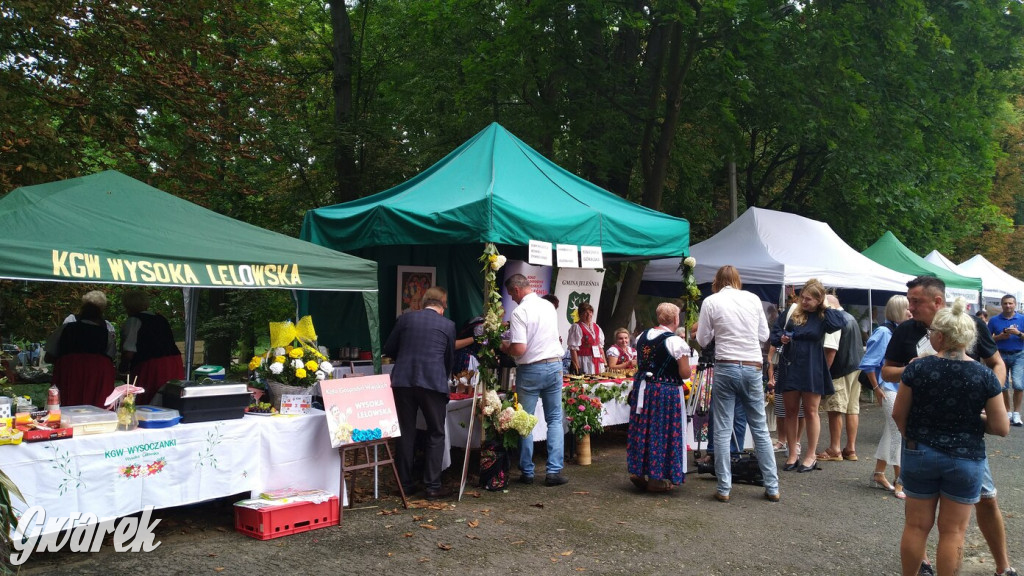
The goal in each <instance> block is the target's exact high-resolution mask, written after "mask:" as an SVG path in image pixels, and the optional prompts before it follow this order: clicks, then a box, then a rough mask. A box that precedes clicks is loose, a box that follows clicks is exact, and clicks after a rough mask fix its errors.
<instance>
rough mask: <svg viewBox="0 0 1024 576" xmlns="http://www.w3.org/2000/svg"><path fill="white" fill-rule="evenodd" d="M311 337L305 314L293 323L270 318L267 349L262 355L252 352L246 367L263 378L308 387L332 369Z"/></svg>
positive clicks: (308, 321)
mask: <svg viewBox="0 0 1024 576" xmlns="http://www.w3.org/2000/svg"><path fill="white" fill-rule="evenodd" d="M315 340H316V331H315V330H314V329H313V320H312V319H311V318H310V317H309V316H304V317H303V318H301V319H300V320H299V322H298V323H297V324H292V323H291V322H271V323H270V345H271V349H270V350H268V351H267V353H266V354H264V355H262V356H253V357H252V360H250V361H249V370H250V371H252V372H255V373H256V376H257V378H258V379H260V380H261V381H263V382H268V381H273V382H280V383H282V384H287V385H289V386H301V387H303V388H308V387H309V386H312V385H313V384H316V383H317V382H318V381H320V380H324V379H326V378H327V377H328V376H329V375H331V374H333V373H334V365H333V364H331V363H330V362H329V361H328V360H327V357H325V356H324V355H323V354H321V353H320V351H319V350H317V348H316V346H315Z"/></svg>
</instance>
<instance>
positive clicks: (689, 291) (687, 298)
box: [679, 256, 700, 328]
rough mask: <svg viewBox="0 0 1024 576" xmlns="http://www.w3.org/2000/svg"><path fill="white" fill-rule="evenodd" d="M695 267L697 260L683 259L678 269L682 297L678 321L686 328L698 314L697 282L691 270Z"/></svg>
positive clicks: (698, 295)
mask: <svg viewBox="0 0 1024 576" xmlns="http://www.w3.org/2000/svg"><path fill="white" fill-rule="evenodd" d="M696 266H697V260H696V259H694V257H693V256H687V257H686V258H683V261H682V262H681V263H680V264H679V269H680V270H682V271H683V295H682V296H680V298H681V299H682V301H683V309H682V318H680V321H681V322H682V325H683V326H685V327H686V328H689V327H690V325H691V324H693V323H694V322H696V321H697V315H698V314H700V288H698V287H697V280H696V279H695V278H694V277H693V269H694V268H695V267H696Z"/></svg>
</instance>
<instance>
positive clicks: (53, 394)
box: [46, 384, 60, 412]
mask: <svg viewBox="0 0 1024 576" xmlns="http://www.w3.org/2000/svg"><path fill="white" fill-rule="evenodd" d="M46 409H47V410H49V411H50V412H54V411H56V412H60V390H58V389H57V385H56V384H54V385H53V386H50V390H49V391H47V393H46Z"/></svg>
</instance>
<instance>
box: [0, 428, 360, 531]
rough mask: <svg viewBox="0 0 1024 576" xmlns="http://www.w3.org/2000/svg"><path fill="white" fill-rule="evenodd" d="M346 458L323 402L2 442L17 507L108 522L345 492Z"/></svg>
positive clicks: (0, 464) (1, 463)
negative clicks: (302, 491)
mask: <svg viewBox="0 0 1024 576" xmlns="http://www.w3.org/2000/svg"><path fill="white" fill-rule="evenodd" d="M340 466H341V461H340V459H339V455H338V450H337V449H334V448H331V442H330V438H329V435H328V432H327V421H326V419H325V418H324V414H323V412H320V411H314V413H313V414H311V415H308V416H273V417H265V416H264V417H260V416H245V417H244V418H242V419H238V420H224V421H217V422H201V423H195V424H179V425H177V426H172V427H170V428H162V429H144V428H139V429H136V430H133V431H131V432H111V433H108V434H94V435H85V436H76V437H74V438H70V439H67V440H57V441H53V442H38V443H31V444H30V443H22V444H21V445H19V446H0V469H2V470H3V471H4V472H5V473H7V475H8V476H10V477H11V479H12V480H13V481H14V483H15V484H16V485H17V486H18V488H19V489H20V490H21V492H22V494H23V495H24V496H25V498H26V500H27V502H25V503H16V504H15V505H16V507H18V508H19V509H20V510H21V511H24V510H25V509H26V508H28V507H29V506H37V505H38V506H42V508H43V509H44V510H45V512H46V517H47V519H56V518H72V517H75V516H76V515H77V514H80V513H81V514H86V513H89V514H94V515H95V516H96V518H97V520H98V521H100V522H102V521H104V520H111V519H114V518H118V517H121V516H126V515H128V514H133V513H135V512H139V511H141V510H142V509H143V508H144V507H146V506H150V505H152V506H155V507H156V508H167V507H171V506H180V505H183V504H191V503H195V502H201V501H204V500H209V499H212V498H219V497H224V496H231V495H233V494H238V493H240V492H246V491H250V492H251V493H252V495H253V496H257V495H258V494H259V493H260V492H264V491H267V490H273V489H278V488H287V487H295V488H319V489H323V490H328V491H330V492H332V493H334V494H341V490H340V486H339V483H340V478H339V474H340ZM76 525H77V524H76ZM46 531H47V530H45V529H43V530H34V531H31V532H30V534H29V535H32V534H35V533H41V532H46ZM49 531H53V530H52V529H51V530H49Z"/></svg>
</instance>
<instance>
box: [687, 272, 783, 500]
mask: <svg viewBox="0 0 1024 576" xmlns="http://www.w3.org/2000/svg"><path fill="white" fill-rule="evenodd" d="M742 286H743V284H742V283H741V282H740V274H739V272H738V271H737V270H736V268H734V267H732V266H723V267H721V268H719V269H718V272H717V273H716V274H715V280H714V282H713V283H712V285H711V289H712V291H713V292H714V294H712V295H711V296H708V297H707V298H706V299H705V300H704V303H703V304H702V305H701V308H700V318H699V320H698V321H697V342H698V343H700V345H701V346H706V345H707V344H708V343H709V342H711V341H712V340H714V341H715V376H714V378H715V381H714V386H713V387H712V389H713V390H714V392H713V393H712V395H711V412H712V414H713V418H714V420H715V422H714V426H715V430H732V427H733V413H734V408H735V404H736V403H737V402H739V403H740V404H742V405H743V409H744V411H745V412H746V414H747V425H748V426H750V435H751V436H752V437H753V439H754V450H755V452H756V453H757V460H758V465H759V466H760V468H761V475H762V476H763V477H764V497H765V498H766V499H767V500H768V501H769V502H778V501H779V475H778V471H777V470H776V468H775V451H774V450H773V449H772V441H771V437H770V436H769V434H768V422H767V420H766V418H765V413H764V406H765V400H764V388H763V387H762V384H761V382H762V378H761V368H762V366H761V362H762V356H761V343H762V342H764V341H766V340H768V321H767V320H766V319H765V316H764V308H763V307H762V306H761V300H760V299H759V298H758V297H757V296H755V295H754V294H752V293H750V292H747V291H745V290H741V289H740V288H742ZM729 441H730V438H729V436H728V435H726V434H716V435H715V475H716V476H717V477H718V488H717V491H716V492H715V499H716V500H718V501H719V502H728V501H729V493H730V491H731V490H732V459H731V457H730V453H729Z"/></svg>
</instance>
